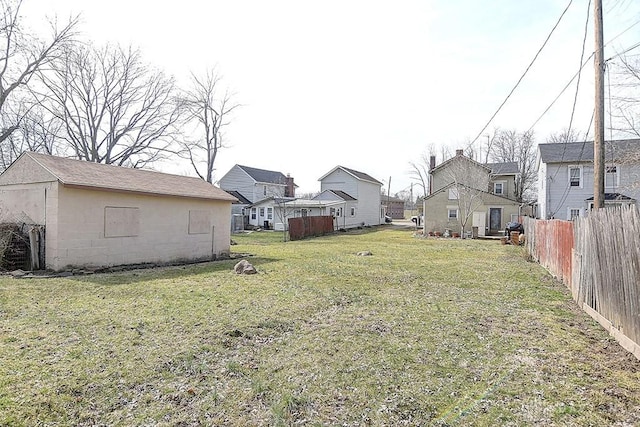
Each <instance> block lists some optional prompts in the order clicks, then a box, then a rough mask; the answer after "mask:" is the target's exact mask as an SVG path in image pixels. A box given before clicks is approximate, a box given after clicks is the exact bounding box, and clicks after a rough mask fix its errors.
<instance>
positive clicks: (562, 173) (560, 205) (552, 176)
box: [540, 163, 593, 220]
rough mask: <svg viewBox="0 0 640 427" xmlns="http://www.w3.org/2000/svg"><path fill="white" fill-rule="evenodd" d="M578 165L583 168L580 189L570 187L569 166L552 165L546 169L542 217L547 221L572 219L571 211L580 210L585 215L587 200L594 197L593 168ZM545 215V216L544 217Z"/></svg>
mask: <svg viewBox="0 0 640 427" xmlns="http://www.w3.org/2000/svg"><path fill="white" fill-rule="evenodd" d="M576 165H578V166H581V167H582V179H581V186H580V187H571V186H569V164H567V163H564V164H560V163H550V164H547V167H546V179H545V181H546V182H545V184H544V185H546V187H547V191H546V193H545V192H543V193H542V194H543V195H545V196H546V197H544V198H545V201H544V204H545V210H544V213H543V212H542V211H541V212H540V216H541V217H543V218H545V219H550V218H554V219H564V220H568V219H571V218H570V217H569V209H580V214H581V215H584V214H585V212H586V210H587V208H588V206H587V202H586V199H588V198H589V197H593V167H592V166H591V165H590V164H582V165H579V164H577V163H576ZM543 215H544V216H543Z"/></svg>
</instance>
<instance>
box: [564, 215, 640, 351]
mask: <svg viewBox="0 0 640 427" xmlns="http://www.w3.org/2000/svg"><path fill="white" fill-rule="evenodd" d="M575 236H576V250H575V256H574V263H575V265H576V268H575V271H576V272H577V273H578V274H576V277H575V279H574V284H573V287H574V288H575V289H576V290H577V298H576V301H577V303H578V304H579V305H580V306H581V307H582V308H583V309H584V310H585V311H587V313H589V314H591V315H592V317H594V318H595V319H596V320H597V321H598V322H599V323H600V324H601V325H602V326H603V327H605V329H607V330H608V331H609V332H610V333H611V334H612V335H613V336H614V337H615V338H616V339H617V340H618V342H620V343H621V344H622V345H623V347H625V348H626V349H627V350H629V351H631V352H632V353H634V354H635V356H636V357H638V358H640V346H639V345H638V343H640V215H639V213H638V209H637V208H636V207H635V206H631V207H622V208H615V209H600V210H598V211H597V212H592V213H591V214H590V215H589V216H588V217H587V218H579V219H578V220H577V221H576V233H575Z"/></svg>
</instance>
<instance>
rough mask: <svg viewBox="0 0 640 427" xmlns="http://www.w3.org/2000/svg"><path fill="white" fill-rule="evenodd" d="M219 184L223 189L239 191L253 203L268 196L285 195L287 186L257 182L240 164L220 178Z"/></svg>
mask: <svg viewBox="0 0 640 427" xmlns="http://www.w3.org/2000/svg"><path fill="white" fill-rule="evenodd" d="M219 185H220V188H222V189H223V190H228V191H237V192H238V193H240V194H242V195H243V196H244V197H246V198H247V199H248V200H249V201H250V202H251V203H256V202H258V201H260V200H263V199H266V198H267V197H283V196H284V190H285V188H286V185H284V184H282V185H281V184H272V183H262V182H256V181H255V180H254V179H253V178H252V177H251V176H249V175H248V174H247V173H246V172H245V171H243V170H242V169H241V168H240V167H238V165H235V166H233V167H232V168H231V169H230V170H229V172H227V173H226V174H225V175H224V176H223V177H222V178H221V179H220V181H219ZM265 186H266V192H265ZM265 193H266V194H265Z"/></svg>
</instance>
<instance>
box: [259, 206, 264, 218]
mask: <svg viewBox="0 0 640 427" xmlns="http://www.w3.org/2000/svg"><path fill="white" fill-rule="evenodd" d="M260 218H264V208H260Z"/></svg>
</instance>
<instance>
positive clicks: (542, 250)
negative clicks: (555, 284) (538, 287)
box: [523, 218, 573, 286]
mask: <svg viewBox="0 0 640 427" xmlns="http://www.w3.org/2000/svg"><path fill="white" fill-rule="evenodd" d="M523 225H524V232H525V235H526V236H527V237H526V245H527V249H528V250H529V253H530V254H531V255H532V256H533V258H534V259H535V260H536V261H538V262H539V263H540V265H542V266H543V267H545V268H546V269H547V270H549V271H550V272H551V274H553V275H554V276H555V277H557V278H558V280H560V281H562V283H564V284H565V285H567V286H570V284H571V276H572V273H573V272H572V264H571V257H572V252H573V223H572V222H571V221H560V220H550V221H540V220H538V221H536V220H535V219H532V218H525V220H524V224H523Z"/></svg>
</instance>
